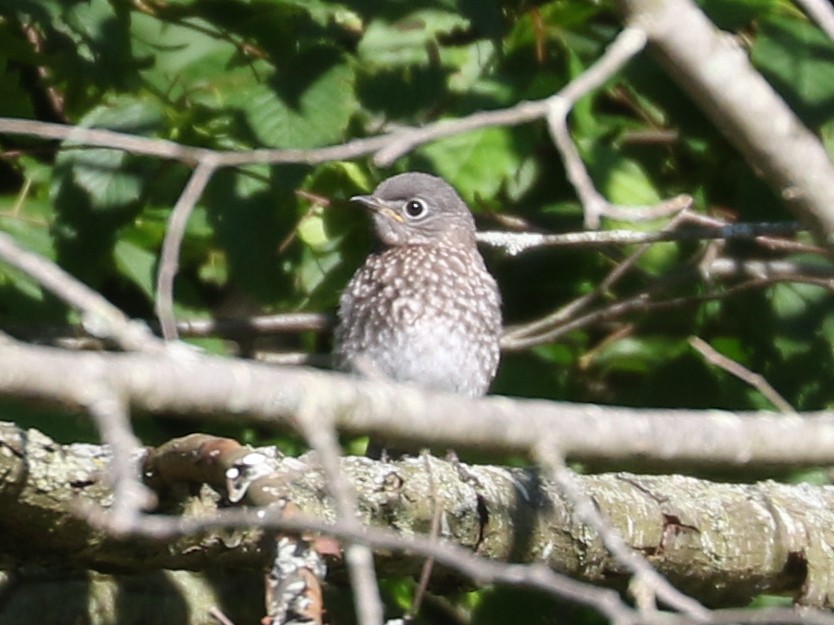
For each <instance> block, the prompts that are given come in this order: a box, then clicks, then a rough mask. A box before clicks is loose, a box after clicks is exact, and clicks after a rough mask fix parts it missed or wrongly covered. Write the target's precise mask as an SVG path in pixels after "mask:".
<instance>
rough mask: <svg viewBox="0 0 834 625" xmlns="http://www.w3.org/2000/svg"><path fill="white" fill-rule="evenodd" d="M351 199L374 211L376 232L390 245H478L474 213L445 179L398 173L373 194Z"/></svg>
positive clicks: (413, 173)
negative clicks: (476, 242) (476, 243)
mask: <svg viewBox="0 0 834 625" xmlns="http://www.w3.org/2000/svg"><path fill="white" fill-rule="evenodd" d="M350 199H351V200H352V201H354V202H359V203H360V204H363V205H365V206H366V207H368V208H370V209H371V210H372V211H373V217H374V226H375V228H376V233H377V235H378V236H379V238H380V239H381V240H382V242H383V243H384V244H385V245H387V246H390V247H393V246H399V245H444V244H446V245H454V246H464V245H473V246H474V244H475V221H474V220H473V219H472V213H470V212H469V208H468V207H467V206H466V204H465V203H464V202H463V200H462V199H460V196H459V195H458V194H457V192H456V191H455V190H454V189H453V188H452V187H451V186H449V184H447V183H446V181H444V180H443V179H442V178H438V177H436V176H430V175H428V174H422V173H417V172H411V173H406V174H398V175H396V176H392V177H391V178H388V179H387V180H384V181H383V182H382V183H380V185H379V186H378V187H377V188H376V189H375V190H374V192H373V193H372V194H371V195H355V196H353V197H352V198H350Z"/></svg>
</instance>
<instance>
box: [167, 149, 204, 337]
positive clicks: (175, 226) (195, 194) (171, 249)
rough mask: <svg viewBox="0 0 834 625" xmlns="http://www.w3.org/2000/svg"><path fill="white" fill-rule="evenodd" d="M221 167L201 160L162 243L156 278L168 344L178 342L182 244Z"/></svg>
mask: <svg viewBox="0 0 834 625" xmlns="http://www.w3.org/2000/svg"><path fill="white" fill-rule="evenodd" d="M216 167H217V165H216V162H215V159H214V158H213V157H207V158H205V159H204V160H201V161H200V163H199V165H197V167H196V169H194V172H193V173H192V174H191V178H189V180H188V184H186V185H185V188H184V189H183V191H182V193H181V194H180V197H179V199H178V200H177V203H176V205H175V206H174V210H172V211H171V216H170V217H169V219H168V229H167V230H166V232H165V240H164V241H163V243H162V258H161V259H160V261H159V273H158V274H157V279H156V314H157V316H158V317H159V323H160V325H161V327H162V336H163V337H165V340H167V341H173V340H176V339H177V320H176V316H175V314H174V278H175V277H176V275H177V268H178V266H179V256H180V245H181V244H182V239H183V237H184V236H185V228H186V226H187V225H188V218H189V217H190V216H191V211H192V210H194V206H195V204H196V203H197V200H199V199H200V196H201V195H202V194H203V190H204V189H205V188H206V185H207V184H208V182H209V180H210V179H211V176H212V174H213V173H214V171H215V169H216Z"/></svg>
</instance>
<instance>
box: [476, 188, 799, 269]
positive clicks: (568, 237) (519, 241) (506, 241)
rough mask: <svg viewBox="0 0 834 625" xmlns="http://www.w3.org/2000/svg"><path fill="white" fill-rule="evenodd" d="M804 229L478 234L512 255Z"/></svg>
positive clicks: (754, 226)
mask: <svg viewBox="0 0 834 625" xmlns="http://www.w3.org/2000/svg"><path fill="white" fill-rule="evenodd" d="M672 201H677V202H680V204H679V205H678V207H677V209H676V210H680V209H682V208H685V206H684V204H686V203H688V201H689V198H688V196H678V198H673V200H670V202H672ZM802 230H804V228H803V227H802V225H801V224H799V223H796V222H783V223H780V222H759V223H738V224H724V225H716V226H701V227H688V228H680V229H676V230H669V229H664V230H658V231H654V232H640V231H636V230H603V231H582V232H568V233H564V234H549V233H547V234H545V233H537V232H496V231H491V232H479V233H478V235H477V237H478V241H479V242H480V243H483V244H484V245H489V246H491V247H498V248H501V249H503V250H504V251H506V252H507V253H508V254H510V255H511V256H515V255H516V254H520V253H522V252H526V251H527V250H530V249H537V248H540V247H551V246H552V247H568V248H577V247H603V246H608V245H616V244H620V245H627V244H635V243H636V244H640V243H658V242H661V241H692V240H709V239H725V240H726V239H756V238H758V237H762V236H790V235H793V234H796V233H797V232H801V231H802Z"/></svg>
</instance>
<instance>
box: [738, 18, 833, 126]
mask: <svg viewBox="0 0 834 625" xmlns="http://www.w3.org/2000/svg"><path fill="white" fill-rule="evenodd" d="M750 54H751V59H752V60H753V63H754V64H755V65H756V66H757V67H758V68H759V69H760V70H761V71H762V73H763V74H764V75H765V76H766V77H767V78H768V80H769V81H770V82H771V83H772V84H773V85H774V87H776V89H777V90H778V91H779V92H780V93H781V94H782V96H783V97H784V98H785V99H786V100H787V101H788V104H790V105H791V107H792V108H793V109H794V110H796V111H797V112H798V113H799V114H800V116H802V117H803V118H804V119H805V120H806V121H807V123H809V124H811V125H813V126H817V125H820V124H821V123H823V122H825V121H828V120H830V119H831V117H832V113H834V111H832V106H831V102H832V100H834V43H832V41H831V40H830V39H829V38H828V37H827V36H826V35H825V34H824V33H823V32H822V31H821V30H820V29H819V28H817V27H816V26H814V25H813V24H811V23H810V22H808V21H806V20H805V19H801V20H799V19H790V18H786V17H784V16H780V17H778V18H770V19H766V20H763V22H762V24H761V27H760V31H759V33H758V36H757V37H756V38H755V40H754V43H753V47H752V49H751V50H750Z"/></svg>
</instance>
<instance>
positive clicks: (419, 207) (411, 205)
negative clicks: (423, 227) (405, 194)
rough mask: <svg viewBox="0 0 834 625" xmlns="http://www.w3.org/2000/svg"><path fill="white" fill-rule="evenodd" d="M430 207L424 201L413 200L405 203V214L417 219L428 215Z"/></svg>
mask: <svg viewBox="0 0 834 625" xmlns="http://www.w3.org/2000/svg"><path fill="white" fill-rule="evenodd" d="M427 210H428V207H427V206H426V203H425V202H424V201H423V200H418V199H413V200H408V202H406V203H405V214H406V215H408V216H409V217H411V218H412V219H417V218H418V217H422V216H423V215H425V214H426V211H427Z"/></svg>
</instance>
